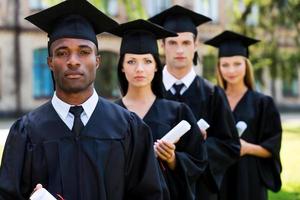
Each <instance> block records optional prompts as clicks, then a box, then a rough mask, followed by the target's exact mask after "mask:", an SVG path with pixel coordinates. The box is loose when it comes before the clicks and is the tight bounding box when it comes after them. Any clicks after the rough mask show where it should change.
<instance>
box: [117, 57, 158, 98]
mask: <svg viewBox="0 0 300 200" xmlns="http://www.w3.org/2000/svg"><path fill="white" fill-rule="evenodd" d="M151 55H152V56H153V58H154V60H155V63H156V69H157V71H156V72H155V74H154V78H153V80H152V82H151V89H152V92H153V93H154V94H155V95H156V97H158V98H163V84H162V64H161V62H160V59H159V55H158V54H151ZM124 57H125V54H122V55H121V56H120V59H119V63H118V80H119V84H120V89H121V93H122V95H123V96H125V95H126V94H127V91H128V81H127V79H126V76H125V74H124V72H123V71H122V69H123V62H124Z"/></svg>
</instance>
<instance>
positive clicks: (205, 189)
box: [165, 76, 240, 200]
mask: <svg viewBox="0 0 300 200" xmlns="http://www.w3.org/2000/svg"><path fill="white" fill-rule="evenodd" d="M165 97H166V98H167V99H171V100H176V101H180V102H184V103H186V104H187V105H188V106H189V107H190V108H191V110H192V111H193V113H194V116H195V117H196V119H197V120H199V119H201V118H203V119H204V120H205V121H207V122H208V124H209V125H210V127H209V128H208V129H207V139H206V146H207V154H208V163H209V164H208V168H207V170H206V172H205V174H204V176H203V177H202V178H201V179H200V180H199V183H198V184H199V185H198V186H197V190H198V191H197V199H206V200H208V199H217V193H218V190H219V188H220V186H221V182H222V179H223V176H224V174H225V172H226V170H227V168H228V167H229V166H230V165H232V164H233V163H234V162H236V161H237V160H238V158H239V154H240V142H239V138H238V135H237V131H236V128H235V124H234V120H233V117H232V113H231V110H230V107H229V106H228V102H227V99H226V96H225V94H224V91H223V90H222V89H221V88H219V87H217V86H213V85H212V84H211V83H209V82H208V81H207V80H205V79H203V78H201V77H199V76H196V77H195V79H194V80H193V82H192V84H191V85H190V86H189V88H188V89H187V90H186V91H185V92H184V93H183V94H182V95H181V96H180V97H177V96H176V95H173V94H172V93H171V91H165Z"/></svg>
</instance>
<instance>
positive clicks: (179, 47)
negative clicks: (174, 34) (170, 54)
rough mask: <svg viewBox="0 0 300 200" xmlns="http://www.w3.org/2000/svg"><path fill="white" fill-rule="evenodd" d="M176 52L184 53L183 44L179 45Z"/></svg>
mask: <svg viewBox="0 0 300 200" xmlns="http://www.w3.org/2000/svg"><path fill="white" fill-rule="evenodd" d="M176 53H178V54H182V53H183V48H182V46H181V45H178V46H177V49H176Z"/></svg>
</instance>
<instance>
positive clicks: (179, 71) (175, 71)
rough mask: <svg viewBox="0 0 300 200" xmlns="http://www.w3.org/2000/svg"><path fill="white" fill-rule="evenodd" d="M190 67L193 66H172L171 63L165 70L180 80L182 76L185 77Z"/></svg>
mask: <svg viewBox="0 0 300 200" xmlns="http://www.w3.org/2000/svg"><path fill="white" fill-rule="evenodd" d="M192 67H193V66H188V67H172V66H171V65H167V70H168V72H169V73H170V74H172V75H173V76H174V77H175V78H176V79H178V80H180V79H182V78H183V77H185V76H186V75H187V74H188V73H189V72H190V71H191V69H192Z"/></svg>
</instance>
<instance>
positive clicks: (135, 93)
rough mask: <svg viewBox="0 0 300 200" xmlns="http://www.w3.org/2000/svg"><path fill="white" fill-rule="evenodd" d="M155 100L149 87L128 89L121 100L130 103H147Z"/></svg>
mask: <svg viewBox="0 0 300 200" xmlns="http://www.w3.org/2000/svg"><path fill="white" fill-rule="evenodd" d="M154 98H155V95H154V93H153V92H152V89H151V86H150V85H149V86H147V87H142V88H140V87H139V88H137V87H130V86H129V87H128V91H127V94H126V95H125V96H124V97H123V99H126V100H131V101H143V102H148V101H152V100H153V99H154Z"/></svg>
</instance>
